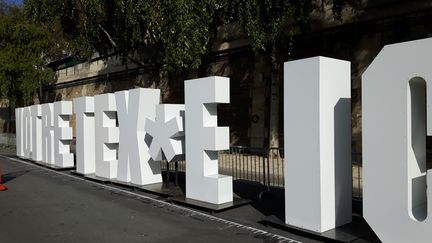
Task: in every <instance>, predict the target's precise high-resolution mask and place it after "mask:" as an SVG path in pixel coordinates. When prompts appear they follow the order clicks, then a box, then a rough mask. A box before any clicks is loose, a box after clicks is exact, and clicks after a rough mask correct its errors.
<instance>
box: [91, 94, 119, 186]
mask: <svg viewBox="0 0 432 243" xmlns="http://www.w3.org/2000/svg"><path fill="white" fill-rule="evenodd" d="M116 117H117V108H116V101H115V96H114V94H101V95H96V96H95V126H96V130H95V134H96V145H95V151H96V176H99V177H102V178H106V179H115V178H116V177H117V148H118V142H119V129H118V127H117V124H116V123H117V118H116Z"/></svg>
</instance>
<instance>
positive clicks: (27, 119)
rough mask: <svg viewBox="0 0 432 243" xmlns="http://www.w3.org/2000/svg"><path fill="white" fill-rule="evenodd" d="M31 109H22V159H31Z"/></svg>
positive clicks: (27, 107) (28, 107)
mask: <svg viewBox="0 0 432 243" xmlns="http://www.w3.org/2000/svg"><path fill="white" fill-rule="evenodd" d="M31 122H32V119H31V109H30V106H26V107H24V108H23V123H24V125H23V127H24V131H23V134H24V158H26V159H31V158H32V146H31V145H32V125H31Z"/></svg>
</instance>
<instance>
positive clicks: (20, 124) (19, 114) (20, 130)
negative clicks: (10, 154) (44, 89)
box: [15, 108, 24, 158]
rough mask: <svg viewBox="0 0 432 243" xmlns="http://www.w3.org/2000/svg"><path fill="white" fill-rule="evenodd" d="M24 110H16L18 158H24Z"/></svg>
mask: <svg viewBox="0 0 432 243" xmlns="http://www.w3.org/2000/svg"><path fill="white" fill-rule="evenodd" d="M23 111H24V108H16V109H15V128H16V151H17V156H18V157H21V158H24V121H23Z"/></svg>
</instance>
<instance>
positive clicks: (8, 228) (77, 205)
mask: <svg viewBox="0 0 432 243" xmlns="http://www.w3.org/2000/svg"><path fill="white" fill-rule="evenodd" d="M3 154H4V153H3ZM0 166H2V167H3V170H4V174H5V181H6V182H5V184H6V185H7V186H8V187H9V190H8V191H6V192H0V242H1V243H9V242H14V243H16V242H44V243H45V242H60V241H61V242H290V241H291V240H296V241H300V242H317V241H312V240H309V239H306V238H303V237H301V236H298V235H294V234H290V233H287V232H284V231H280V230H277V229H274V228H271V227H264V226H263V225H260V224H259V223H258V221H259V220H258V219H259V218H260V217H263V216H264V214H265V213H263V212H258V211H257V210H256V208H255V207H254V206H245V207H241V208H238V209H235V210H232V211H231V210H230V211H227V212H224V213H220V214H216V215H214V216H212V215H209V214H206V213H202V212H199V211H195V210H191V209H187V208H183V207H179V206H175V205H172V204H169V203H166V202H164V201H161V200H159V198H156V197H155V196H151V195H147V194H138V193H135V192H130V191H126V190H124V189H117V188H115V187H111V186H105V185H101V184H98V183H94V182H90V181H86V180H83V179H81V178H79V177H74V176H72V175H70V174H69V173H67V172H65V174H62V173H58V172H55V171H51V170H49V169H46V168H42V167H39V166H36V165H33V164H31V163H22V162H18V161H13V160H10V159H6V158H4V157H0ZM122 190H123V191H122ZM291 242H294V241H291Z"/></svg>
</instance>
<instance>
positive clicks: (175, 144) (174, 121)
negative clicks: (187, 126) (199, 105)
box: [145, 104, 185, 162]
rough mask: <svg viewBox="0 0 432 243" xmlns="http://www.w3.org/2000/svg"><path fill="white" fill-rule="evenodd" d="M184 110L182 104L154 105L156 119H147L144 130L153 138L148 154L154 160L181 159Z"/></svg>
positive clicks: (182, 153) (169, 160) (182, 152)
mask: <svg viewBox="0 0 432 243" xmlns="http://www.w3.org/2000/svg"><path fill="white" fill-rule="evenodd" d="M184 112H185V109H184V105H173V104H160V105H157V106H156V120H155V121H153V120H150V119H147V122H146V126H145V130H146V131H147V133H148V134H149V135H150V136H151V137H152V138H153V139H152V142H151V145H150V155H151V156H152V158H153V159H154V160H155V161H161V160H164V159H166V160H167V161H168V162H171V161H178V160H181V159H183V157H184V156H183V155H184V128H183V121H184Z"/></svg>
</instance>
